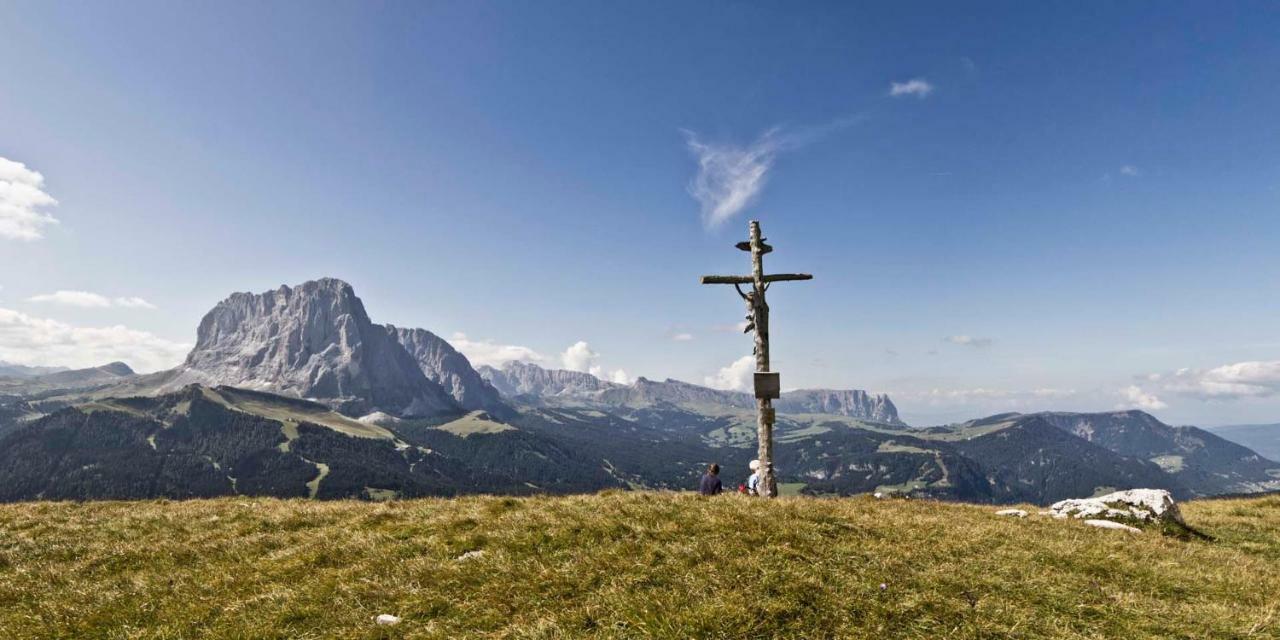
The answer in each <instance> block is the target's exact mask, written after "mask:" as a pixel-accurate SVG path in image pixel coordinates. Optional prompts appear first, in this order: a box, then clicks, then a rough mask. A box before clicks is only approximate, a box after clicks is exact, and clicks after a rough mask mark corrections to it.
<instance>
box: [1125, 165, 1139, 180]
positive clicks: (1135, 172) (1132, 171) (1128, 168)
mask: <svg viewBox="0 0 1280 640" xmlns="http://www.w3.org/2000/svg"><path fill="white" fill-rule="evenodd" d="M1120 175H1122V176H1129V177H1136V176H1140V175H1142V171H1140V170H1139V169H1138V168H1137V167H1135V166H1133V165H1131V164H1126V165H1124V166H1123V167H1120Z"/></svg>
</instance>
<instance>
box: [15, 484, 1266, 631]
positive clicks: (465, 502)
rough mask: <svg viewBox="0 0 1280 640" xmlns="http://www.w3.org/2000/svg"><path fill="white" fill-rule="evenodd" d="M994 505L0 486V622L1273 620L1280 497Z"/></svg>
mask: <svg viewBox="0 0 1280 640" xmlns="http://www.w3.org/2000/svg"><path fill="white" fill-rule="evenodd" d="M995 510H996V509H995V508H992V507H987V506H972V505H958V504H943V503H934V502H924V501H911V500H884V501H880V500H874V499H871V498H851V499H813V498H783V499H780V500H777V501H772V502H770V501H765V500H760V499H752V498H747V497H743V496H737V495H726V496H722V497H718V498H715V499H704V498H700V497H697V496H692V495H684V494H673V493H625V492H610V493H606V494H601V495H590V496H576V497H555V498H552V497H534V498H502V497H470V498H461V499H423V500H410V501H394V502H386V503H371V502H354V501H342V502H315V501H307V500H269V499H262V500H258V499H245V498H228V499H219V500H201V501H189V502H166V501H154V502H102V503H85V504H73V503H25V504H10V505H0V638H5V639H10V638H12V639H21V638H206V637H221V638H330V637H334V638H465V637H485V638H488V637H492V638H560V637H618V638H769V637H779V638H885V637H910V638H991V637H1016V638H1248V637H1257V638H1276V637H1280V497H1276V496H1271V497H1265V498H1256V499H1241V500H1221V501H1202V502H1191V503H1187V504H1185V505H1184V506H1183V512H1184V514H1185V516H1186V518H1187V520H1188V522H1189V523H1190V524H1191V525H1192V526H1194V527H1196V528H1197V529H1199V530H1200V531H1203V532H1204V533H1206V534H1208V535H1210V536H1213V537H1214V540H1212V541H1201V540H1192V541H1184V540H1178V539H1174V538H1167V537H1163V536H1161V535H1160V534H1159V533H1157V532H1154V531H1149V532H1146V533H1143V534H1140V535H1135V534H1130V533H1125V532H1120V531H1108V530H1100V529H1093V528H1089V527H1085V526H1084V525H1082V524H1080V523H1078V522H1063V521H1054V520H1051V519H1049V518H1043V517H1035V516H1033V517H1030V518H1027V519H1025V520H1018V519H1013V518H1005V517H997V516H995V515H993V512H994V511H995ZM1031 510H1032V512H1033V513H1034V508H1032V509H1031ZM474 551H480V552H482V553H478V554H476V553H472V554H468V552H474ZM464 554H467V557H463V556H464ZM460 558H461V559H460ZM383 613H386V614H393V615H395V616H399V617H400V618H402V622H400V624H398V625H395V626H377V625H375V624H374V622H373V617H374V616H376V615H378V614H383Z"/></svg>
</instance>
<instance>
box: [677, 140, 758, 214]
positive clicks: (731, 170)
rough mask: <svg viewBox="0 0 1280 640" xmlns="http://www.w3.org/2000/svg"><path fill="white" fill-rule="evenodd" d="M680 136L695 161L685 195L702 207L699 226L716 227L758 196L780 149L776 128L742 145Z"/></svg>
mask: <svg viewBox="0 0 1280 640" xmlns="http://www.w3.org/2000/svg"><path fill="white" fill-rule="evenodd" d="M684 133H685V139H686V143H687V144H688V146H689V151H690V153H692V154H693V155H694V157H695V158H696V159H697V161H698V174H697V175H696V176H695V177H694V178H693V182H691V183H689V195H691V196H693V198H694V200H697V201H698V204H700V205H701V206H702V224H703V225H704V226H706V227H707V228H711V227H715V226H718V225H720V224H721V223H723V222H725V221H726V220H728V219H729V218H732V217H733V216H735V215H737V214H738V213H739V212H741V211H742V210H743V209H745V208H747V207H748V206H749V205H751V204H752V203H753V202H755V200H756V198H757V197H759V195H760V191H761V189H763V188H764V185H765V182H766V181H767V180H768V176H769V169H771V168H772V167H773V162H774V159H775V158H776V157H777V154H778V150H779V149H780V148H781V143H780V142H779V136H778V129H776V128H774V129H770V130H768V131H766V132H764V133H763V134H762V135H761V136H760V137H759V138H756V140H755V142H752V143H751V144H749V145H746V146H737V145H733V144H716V143H710V142H704V141H702V140H701V139H699V138H698V136H697V134H695V133H693V132H692V131H685V132H684Z"/></svg>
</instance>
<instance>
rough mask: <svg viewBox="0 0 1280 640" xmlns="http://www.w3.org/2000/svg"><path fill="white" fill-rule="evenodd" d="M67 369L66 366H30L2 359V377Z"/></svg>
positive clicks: (24, 376)
mask: <svg viewBox="0 0 1280 640" xmlns="http://www.w3.org/2000/svg"><path fill="white" fill-rule="evenodd" d="M66 370H67V368H66V367H28V366H26V365H21V364H14V363H12V362H5V361H3V360H0V378H27V377H30V376H40V375H44V374H47V373H57V372H59V371H66Z"/></svg>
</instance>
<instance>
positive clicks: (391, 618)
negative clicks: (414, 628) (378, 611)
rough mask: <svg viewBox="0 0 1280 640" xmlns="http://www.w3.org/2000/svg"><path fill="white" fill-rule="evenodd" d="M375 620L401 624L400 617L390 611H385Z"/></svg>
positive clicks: (382, 623) (380, 622)
mask: <svg viewBox="0 0 1280 640" xmlns="http://www.w3.org/2000/svg"><path fill="white" fill-rule="evenodd" d="M373 621H374V622H376V623H378V624H381V625H393V624H400V618H397V617H395V616H393V615H391V614H389V613H384V614H382V615H380V616H378V617H376V618H374V619H373Z"/></svg>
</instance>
